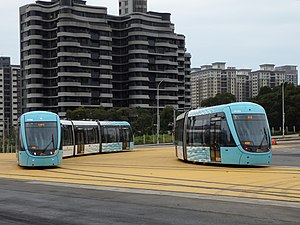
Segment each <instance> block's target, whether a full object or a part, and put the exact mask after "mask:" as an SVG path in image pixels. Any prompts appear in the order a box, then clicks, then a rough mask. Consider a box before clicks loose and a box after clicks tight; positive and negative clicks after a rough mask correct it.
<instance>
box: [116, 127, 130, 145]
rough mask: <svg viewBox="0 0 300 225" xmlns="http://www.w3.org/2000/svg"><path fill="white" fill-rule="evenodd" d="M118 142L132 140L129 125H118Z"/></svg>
mask: <svg viewBox="0 0 300 225" xmlns="http://www.w3.org/2000/svg"><path fill="white" fill-rule="evenodd" d="M119 132H120V142H130V141H132V140H133V138H132V135H131V132H130V127H120V130H119Z"/></svg>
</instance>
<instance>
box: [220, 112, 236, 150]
mask: <svg viewBox="0 0 300 225" xmlns="http://www.w3.org/2000/svg"><path fill="white" fill-rule="evenodd" d="M221 142H222V146H226V147H234V146H236V144H235V142H234V139H233V137H232V134H231V132H230V129H229V126H228V123H227V120H226V117H225V114H224V113H223V115H222V120H221Z"/></svg>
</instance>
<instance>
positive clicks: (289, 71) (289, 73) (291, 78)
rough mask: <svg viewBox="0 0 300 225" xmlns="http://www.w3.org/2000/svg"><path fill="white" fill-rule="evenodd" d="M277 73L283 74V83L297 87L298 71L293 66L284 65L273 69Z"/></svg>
mask: <svg viewBox="0 0 300 225" xmlns="http://www.w3.org/2000/svg"><path fill="white" fill-rule="evenodd" d="M275 70H277V71H284V72H285V82H288V83H292V84H295V85H298V70H297V66H295V65H285V66H277V67H275Z"/></svg>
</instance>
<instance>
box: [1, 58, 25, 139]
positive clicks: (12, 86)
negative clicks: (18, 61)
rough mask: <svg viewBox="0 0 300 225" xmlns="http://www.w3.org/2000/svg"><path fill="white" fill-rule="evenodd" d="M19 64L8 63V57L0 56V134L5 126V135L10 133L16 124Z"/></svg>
mask: <svg viewBox="0 0 300 225" xmlns="http://www.w3.org/2000/svg"><path fill="white" fill-rule="evenodd" d="M19 76H20V66H15V65H11V64H10V58H9V57H0V135H1V136H2V135H3V130H4V127H5V132H6V135H7V134H8V132H9V133H10V134H12V128H13V127H15V126H16V125H17V121H18V116H19V114H18V112H19V107H18V106H19V105H18V103H19V100H18V97H19V94H18V89H19V88H18V85H19Z"/></svg>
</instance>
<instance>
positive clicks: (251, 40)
mask: <svg viewBox="0 0 300 225" xmlns="http://www.w3.org/2000/svg"><path fill="white" fill-rule="evenodd" d="M49 1H50V0H49ZM34 2H35V1H33V0H7V1H4V0H2V1H1V3H0V6H1V14H0V21H1V23H0V31H1V35H0V56H9V57H11V63H12V64H20V60H19V19H18V14H19V7H20V6H22V5H25V4H28V3H34ZM87 4H88V5H94V6H104V7H107V8H108V13H109V14H111V15H118V5H119V4H118V0H87ZM148 11H156V12H169V13H171V21H172V23H174V24H175V32H176V33H178V34H184V35H185V36H186V47H187V51H188V52H190V53H191V55H192V59H191V61H192V67H200V66H201V65H207V64H211V63H213V62H226V65H227V66H230V67H236V68H247V69H253V70H258V69H259V65H261V64H265V63H271V64H275V65H276V66H280V65H297V66H298V70H299V66H300V0H185V1H180V0H173V1H171V0H148Z"/></svg>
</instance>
